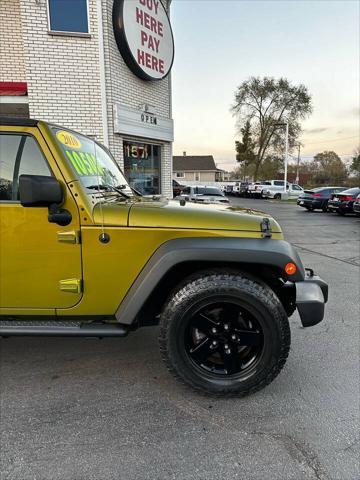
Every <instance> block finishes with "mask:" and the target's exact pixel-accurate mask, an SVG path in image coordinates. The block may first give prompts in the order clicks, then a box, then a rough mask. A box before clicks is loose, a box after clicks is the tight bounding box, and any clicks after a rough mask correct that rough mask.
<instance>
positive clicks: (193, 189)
mask: <svg viewBox="0 0 360 480" xmlns="http://www.w3.org/2000/svg"><path fill="white" fill-rule="evenodd" d="M176 198H177V199H183V200H186V201H188V202H195V203H220V204H225V203H230V202H229V199H228V198H226V197H225V194H224V193H223V192H222V191H221V190H220V189H219V188H217V187H207V186H205V185H204V186H203V185H197V186H190V187H186V188H185V189H184V190H183V191H182V193H181V194H180V195H179V196H178V197H176Z"/></svg>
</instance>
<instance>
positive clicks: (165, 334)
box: [0, 118, 328, 395]
mask: <svg viewBox="0 0 360 480" xmlns="http://www.w3.org/2000/svg"><path fill="white" fill-rule="evenodd" d="M0 156H1V158H0V160H1V162H0V232H1V247H0V336H2V337H9V336H15V335H40V336H84V337H92V336H93V337H110V336H113V337H115V336H116V337H124V336H126V335H127V334H128V333H129V332H131V331H133V330H135V329H137V328H139V327H144V326H149V325H155V324H159V325H160V339H159V340H160V350H161V354H162V357H163V359H164V360H165V363H166V365H167V367H168V369H169V370H170V371H171V372H172V373H173V374H174V375H175V376H176V377H177V378H178V379H180V380H182V381H183V382H185V383H187V384H189V385H191V386H192V387H194V388H195V389H197V390H200V391H203V392H207V393H210V394H237V395H246V394H249V393H252V392H255V391H256V390H259V389H260V388H262V387H264V386H265V385H267V384H268V383H270V382H271V381H272V380H273V379H274V378H275V377H276V376H277V375H278V373H279V372H280V370H281V368H282V367H283V365H284V364H285V361H286V358H287V356H288V352H289V348H290V328H289V322H288V317H289V316H291V315H292V314H293V312H294V311H295V309H296V308H297V310H298V312H299V315H300V318H301V322H302V324H303V326H304V327H307V326H310V325H315V324H316V323H318V322H320V321H321V320H322V319H323V316H324V304H325V302H326V301H327V291H328V288H327V284H326V283H325V282H323V281H322V280H321V279H320V278H319V277H317V276H315V275H314V273H313V271H311V270H309V269H307V270H305V269H304V267H303V265H302V263H301V260H300V258H299V256H298V254H297V253H296V251H295V250H294V249H293V248H292V246H291V245H290V244H289V243H287V242H285V241H284V240H283V235H282V232H281V228H280V226H279V225H278V223H277V222H276V221H275V220H274V219H272V218H270V217H269V216H267V215H265V214H263V213H261V212H258V211H252V210H245V209H232V208H231V207H219V208H220V210H219V209H216V208H213V207H206V206H200V205H197V204H191V203H185V202H184V201H181V202H179V201H169V200H166V199H164V198H161V197H143V196H141V195H140V194H139V193H138V192H136V191H134V190H132V189H131V188H130V187H129V185H128V183H127V181H126V179H125V177H124V175H123V174H122V172H121V171H120V169H119V168H118V166H117V164H116V162H115V161H114V159H113V158H112V156H111V154H110V152H109V151H108V150H107V149H106V148H105V147H103V146H102V145H100V144H99V143H97V142H95V141H94V140H92V139H91V138H88V137H86V136H84V135H81V134H79V133H77V132H73V131H70V130H68V129H66V128H62V127H59V126H56V125H51V124H48V123H45V122H42V121H37V120H31V119H15V118H13V119H10V118H3V119H1V120H0Z"/></svg>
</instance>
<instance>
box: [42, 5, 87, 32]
mask: <svg viewBox="0 0 360 480" xmlns="http://www.w3.org/2000/svg"><path fill="white" fill-rule="evenodd" d="M49 1H50V0H46V11H47V24H48V33H49V34H50V35H66V36H71V37H90V36H91V29H90V10H89V0H86V16H87V26H88V31H87V32H71V31H67V30H52V28H51V23H50V6H49Z"/></svg>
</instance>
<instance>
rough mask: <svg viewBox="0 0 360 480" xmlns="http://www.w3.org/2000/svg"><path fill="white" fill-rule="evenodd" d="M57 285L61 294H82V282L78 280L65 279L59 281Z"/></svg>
mask: <svg viewBox="0 0 360 480" xmlns="http://www.w3.org/2000/svg"><path fill="white" fill-rule="evenodd" d="M59 285H60V290H61V291H62V292H69V293H81V292H82V280H80V279H79V278H66V279H65V280H60V282H59Z"/></svg>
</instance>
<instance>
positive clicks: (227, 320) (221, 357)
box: [184, 300, 264, 377]
mask: <svg viewBox="0 0 360 480" xmlns="http://www.w3.org/2000/svg"><path fill="white" fill-rule="evenodd" d="M184 320H185V319H184ZM185 321H187V328H186V330H185V339H184V341H185V348H186V352H187V354H188V356H189V358H190V359H191V361H192V362H194V364H195V366H196V367H197V368H200V369H203V370H204V371H206V372H210V373H213V374H215V375H220V376H221V375H236V376H238V377H241V376H242V377H245V376H247V375H248V372H249V370H250V369H252V368H255V367H256V364H257V363H258V361H259V359H260V358H261V354H262V351H263V346H264V336H263V330H262V327H261V325H260V323H259V322H258V321H257V320H256V318H255V316H254V315H252V314H251V313H250V312H249V311H247V310H246V309H245V308H244V307H242V306H240V305H237V304H236V303H234V300H231V301H226V300H223V301H221V302H213V301H210V302H209V304H208V305H205V306H201V307H200V308H198V309H197V310H196V311H194V312H192V313H191V316H190V317H189V318H187V319H186V320H185Z"/></svg>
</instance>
